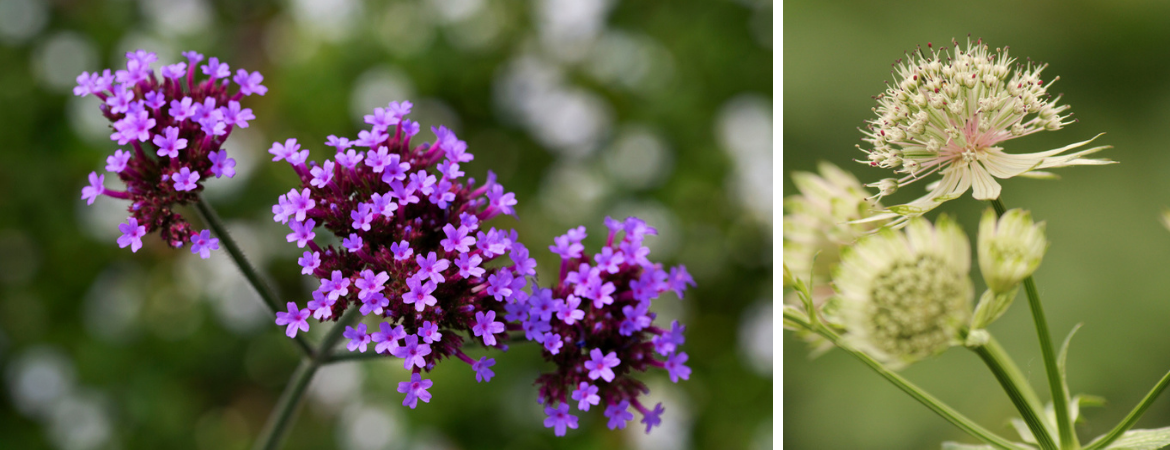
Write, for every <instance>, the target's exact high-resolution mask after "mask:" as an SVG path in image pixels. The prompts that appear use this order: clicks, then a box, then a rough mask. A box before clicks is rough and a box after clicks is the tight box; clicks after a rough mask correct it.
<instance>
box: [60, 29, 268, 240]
mask: <svg viewBox="0 0 1170 450" xmlns="http://www.w3.org/2000/svg"><path fill="white" fill-rule="evenodd" d="M187 54H189V55H191V56H198V58H192V59H191V61H192V63H191V64H190V65H187V64H186V63H178V64H173V65H169V66H165V67H163V68H162V72H161V76H158V75H156V74H155V73H154V70H153V69H151V68H150V65H151V63H153V62H155V61H157V60H158V57H156V56H155V54H154V53H149V52H146V51H142V50H138V51H136V52H130V53H127V54H126V58H127V60H128V61H127V63H126V69H125V70H118V71H116V72H115V73H114V74H111V73H110V71H109V70H105V71H103V72H101V73H97V72H94V73H92V74H90V73H88V72H87V73H82V74H81V75H79V76H78V77H77V87H75V88H74V89H73V93H74V94H75V95H79V96H86V95H93V96H95V97H97V98H98V99H100V100H102V101H103V102H104V103H103V104H102V105H101V107H100V108H101V111H102V114H103V115H105V117H106V118H107V119H109V120H110V122H112V123H113V128H114V133H113V134H111V135H110V139H111V140H114V141H117V142H118V145H127V144H129V145H130V147H131V149H132V150H130V151H127V150H123V149H118V150H115V151H114V155H113V156H110V157H109V158H107V159H106V162H107V165H106V170H108V171H110V172H111V173H114V174H116V175H117V176H118V178H119V179H121V180H122V182H123V183H125V184H126V190H125V191H117V190H112V189H107V188H106V187H105V186H104V185H103V184H102V181H104V175H103V176H97V175H96V172H94V173H90V175H89V179H90V185H89V186H86V187H85V188H83V189H82V198H83V199H85V200H87V201H88V202H89V203H90V204H92V203H93V200H94V199H95V198H97V196H99V195H106V196H108V197H113V198H119V199H124V200H130V202H131V203H130V207H129V208H128V209H129V211H130V218H131V219H133V220H134V221H135V223H137V224H138V225H137V226H141V227H145V233H151V232H154V231H156V230H158V231H159V235H160V237H162V239H163V241H165V242H166V243H167V245H170V246H172V247H181V246H182V245H184V243H191V244H193V245H195V246H196V247H197V248H198V249H196V248H194V247H193V248H192V250H193V251H195V252H196V253H199V255H200V256H202V257H204V258H207V257H208V256H209V255H210V250H212V249H215V248H216V245H215V244H214V243H213V242H214V241H215V240H214V239H211V238H210V237H208V235H207V234H206V233H207V232H203V233H196V232H195V230H193V229H192V228H191V224H190V223H188V222H187V221H186V220H185V219H184V218H183V216H181V215H180V214H179V213H178V212H176V211H175V208H174V207H175V205H187V204H191V203H195V202H197V201H198V195H199V193H200V192H202V191H203V182H204V181H206V180H208V179H210V178H213V177H215V178H219V177H221V176H225V175H226V176H228V177H231V176H232V175H234V174H235V169H234V166H235V164H236V163H235V161H234V160H233V159H231V158H228V157H227V153H226V151H225V150H220V147H222V146H223V143H224V141H225V140H227V138H228V136H230V135H231V132H232V130H233V129H234V128H235V127H240V128H246V127H247V126H248V120H252V119H255V116H253V115H252V110H251V109H248V108H242V109H241V108H240V103H239V102H240V100H241V99H242V98H243V97H244V96H245V95H250V94H252V93H257V94H261V95H263V93H264V90H265V89H264V87H263V86H260V85H259V82H260V80H262V79H263V77H261V76H260V74H259V73H253V75H252V77H250V78H247V79H246V80H245V81H246V82H247V85H244V84H241V85H240V86H239V89H238V91H237V92H234V93H233V92H230V87H231V81H230V80H227V79H224V80H218V81H217V80H216V79H215V78H211V79H206V80H203V81H199V80H197V79H196V76H197V74H198V73H199V72H197V62H198V61H199V60H201V59H202V55H199V54H197V53H194V52H188V53H187ZM212 60H214V61H215V65H216V68H215V69H216V70H227V65H226V64H220V63H219V62H218V60H216V59H215V58H212ZM204 67H205V68H204V71H203V73H208V69H207V68H206V66H204ZM214 73H215V74H217V75H218V74H219V72H218V71H217V72H214ZM237 81H238V80H237ZM115 82H116V84H115ZM237 84H239V82H238V83H237ZM145 233H144V234H145ZM139 238H141V236H139ZM138 242H140V241H138ZM139 247H141V244H140V243H139V244H138V245H134V246H131V250H133V251H137V250H138V248H139Z"/></svg>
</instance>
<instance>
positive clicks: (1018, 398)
mask: <svg viewBox="0 0 1170 450" xmlns="http://www.w3.org/2000/svg"><path fill="white" fill-rule="evenodd" d="M971 350H972V351H974V352H975V354H977V355H979V358H981V359H983V362H984V363H986V364H987V368H989V369H991V373H992V374H994V375H995V379H996V380H998V381H999V384H1000V386H1003V390H1004V392H1007V395H1008V398H1010V399H1011V400H1012V404H1014V405H1016V409H1017V410H1019V411H1020V416H1021V417H1023V418H1024V423H1026V424H1028V429H1029V430H1032V435H1033V436H1035V437H1036V442H1038V443H1039V444H1040V448H1041V449H1044V450H1056V449H1057V446H1056V442H1053V440H1052V435H1051V434H1050V431H1049V430H1048V427H1046V426H1044V422H1043V421H1042V420H1040V416H1039V412H1040V411H1041V410H1040V409H1036V408H1035V407H1034V406H1033V405H1031V404H1029V402H1028V400H1027V399H1026V398H1025V396H1024V394H1023V392H1021V390H1020V387H1019V385H1018V384H1017V380H1014V379H1013V377H1012V376H1011V375H1010V374H1008V370H1007V369H1006V368H1005V365H1006V364H1005V363H1004V362H1003V361H1002V360H1001V359H1000V357H1001V356H1003V355H1002V354H1000V353H999V352H993V351H991V350H990V349H988V348H987V346H985V345H981V346H979V347H973V348H971Z"/></svg>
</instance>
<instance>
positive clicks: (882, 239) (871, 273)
mask: <svg viewBox="0 0 1170 450" xmlns="http://www.w3.org/2000/svg"><path fill="white" fill-rule="evenodd" d="M970 258H971V249H970V245H969V244H968V243H967V237H966V236H965V235H964V234H963V230H962V229H960V228H959V226H958V225H957V224H955V222H954V221H952V220H951V219H950V218H948V217H946V216H942V217H940V218H939V219H938V223H937V225H936V226H931V225H930V223H929V222H927V221H926V219H923V218H915V219H912V220H910V222H909V225H908V226H907V227H906V229H905V231H904V232H903V231H899V230H892V229H889V228H886V229H882V230H881V231H879V232H877V233H876V234H872V235H869V236H866V237H864V238H862V239H861V240H860V241H858V243H857V244H856V245H854V246H852V247H849V248H848V249H847V250H846V251H845V253H844V255H843V257H842V259H841V265H840V266H839V267H838V268H837V272H836V273H835V274H834V276H833V282H834V283H835V284H836V286H837V289H838V290H840V292H841V296H842V303H841V317H842V322H843V324H844V326H845V329H846V334H845V338H846V339H847V340H848V341H849V342H850V343H851V344H852V345H853V346H855V347H856V348H858V349H860V350H862V351H864V352H866V353H868V354H870V355H871V356H873V357H874V359H877V360H878V361H881V362H883V363H885V364H887V365H889V366H891V367H894V368H898V367H901V366H904V365H906V364H909V363H911V362H914V361H917V360H919V359H922V358H925V357H928V356H931V355H934V354H937V353H940V352H942V351H943V350H946V349H947V348H948V347H950V346H952V345H956V344H960V343H962V340H961V339H960V336H959V334H960V328H961V327H963V326H964V325H966V324H967V323H968V319H969V317H970V315H971V297H972V296H973V295H974V290H973V289H974V288H973V287H972V285H971V279H970V277H969V276H968V272H969V270H970V266H971V262H970Z"/></svg>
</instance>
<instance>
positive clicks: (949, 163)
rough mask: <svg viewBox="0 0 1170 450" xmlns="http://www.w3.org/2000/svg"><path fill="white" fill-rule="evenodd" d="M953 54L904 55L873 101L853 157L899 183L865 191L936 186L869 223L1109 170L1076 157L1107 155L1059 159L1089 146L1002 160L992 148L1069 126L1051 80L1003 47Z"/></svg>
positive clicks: (978, 44) (979, 47)
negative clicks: (1035, 182) (1065, 173)
mask: <svg viewBox="0 0 1170 450" xmlns="http://www.w3.org/2000/svg"><path fill="white" fill-rule="evenodd" d="M954 46H955V47H954V54H953V55H951V54H950V52H949V51H948V50H947V49H943V50H941V51H940V50H937V49H934V48H933V47H932V46H931V45H930V44H927V49H926V50H923V49H921V48H919V49H918V51H917V52H915V53H912V54H908V55H907V59H906V61H903V62H901V63H900V64H898V65H897V66H896V68H895V71H894V83H892V84H890V85H889V87H888V88H886V91H885V93H883V94H881V95H878V96H877V99H878V105H877V108H875V109H874V111H875V112H876V113H877V117H876V118H874V119H871V120H869V121H868V123H867V125H866V128H867V130H866V131H865V138H864V139H863V140H864V141H865V142H867V143H869V145H870V147H869V148H866V149H862V151H864V152H865V153H866V154H867V155H868V159H867V161H864V162H866V163H867V164H869V165H871V166H874V167H882V168H886V169H893V170H894V172H895V173H898V174H901V178H896V179H895V178H888V179H885V180H882V181H880V182H877V183H873V184H871V185H870V186H873V187H876V188H878V189H879V190H880V191H881V192H879V193H878V197H879V198H880V197H881V196H884V195H887V194H890V193H892V192H893V191H894V190H895V189H897V188H898V187H901V186H905V185H907V184H910V183H912V182H914V181H917V180H919V179H923V178H925V177H927V176H929V175H931V174H933V173H935V172H938V173H940V174H941V175H942V179H941V180H939V181H938V182H937V183H935V184H932V185H931V186H930V187H928V189H929V191H930V192H929V193H928V194H927V195H925V196H923V197H922V198H919V199H917V200H914V201H912V202H910V203H907V204H904V205H898V206H893V207H890V208H889V213H888V214H884V215H879V216H876V217H878V218H882V219H888V218H893V217H896V216H902V217H901V219H899V220H898V221H897V222H898V224H901V223H904V222H905V220H906V218H908V217H913V216H918V215H921V214H923V213H925V212H926V211H929V210H931V209H933V208H935V207H936V206H938V205H939V204H941V203H942V202H945V201H947V200H951V199H954V198H957V197H959V196H960V195H962V194H963V193H964V192H966V191H967V190H968V189H972V190H973V191H974V192H973V194H974V197H975V198H976V199H979V200H992V199H995V198H998V197H999V192H1000V185H999V183H998V182H996V181H995V178H1011V177H1015V176H1030V177H1041V178H1043V177H1052V176H1053V175H1052V174H1051V173H1048V172H1045V171H1042V169H1050V168H1056V167H1064V166H1073V165H1095V164H1108V163H1111V162H1112V161H1108V160H1103V159H1087V158H1083V156H1085V155H1088V154H1091V153H1094V152H1097V151H1100V150H1103V149H1106V148H1109V147H1108V146H1102V147H1093V148H1089V149H1086V150H1078V151H1076V152H1073V153H1068V154H1066V153H1065V152H1067V151H1069V150H1072V149H1076V148H1080V147H1082V146H1084V145H1085V144H1087V143H1089V142H1091V141H1092V140H1093V139H1089V140H1087V141H1083V142H1078V143H1075V144H1071V145H1068V146H1065V147H1061V148H1058V149H1055V150H1048V151H1044V152H1039V153H1028V154H1011V153H1006V152H1004V151H1003V148H1001V147H999V146H998V144H1000V143H1002V142H1004V141H1007V140H1010V139H1015V138H1018V137H1022V136H1027V135H1030V134H1033V133H1038V132H1040V131H1045V130H1049V131H1052V130H1059V129H1061V128H1063V127H1064V126H1065V125H1068V124H1070V123H1072V122H1071V121H1069V120H1068V117H1069V114H1067V113H1066V111H1067V110H1068V105H1058V102H1059V101H1060V97H1059V96H1058V97H1056V98H1051V95H1050V94H1049V93H1048V89H1049V88H1050V87H1051V86H1052V83H1054V82H1056V80H1057V79H1059V77H1055V78H1052V79H1051V80H1050V81H1048V82H1047V83H1045V82H1044V80H1042V79H1041V76H1040V73H1041V72H1042V71H1043V70H1044V68H1045V67H1047V65H1045V64H1034V63H1032V62H1028V63H1027V64H1022V65H1021V64H1018V63H1016V62H1015V61H1016V60H1015V58H1012V57H1010V56H1008V50H1007V48H1002V49H999V48H997V49H995V51H991V50H990V49H989V48H988V46H987V45H986V44H984V43H983V42H982V40H980V41H976V42H975V43H974V44H971V43H970V42H968V44H967V49H966V50H963V49H961V48H960V47H959V44H958V43H957V42H955V43H954ZM1094 139H1096V138H1094Z"/></svg>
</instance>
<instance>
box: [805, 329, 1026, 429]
mask: <svg viewBox="0 0 1170 450" xmlns="http://www.w3.org/2000/svg"><path fill="white" fill-rule="evenodd" d="M784 318H785V320H788V321H791V322H793V323H796V324H799V325H801V326H802V327H805V328H807V329H809V330H812V331H814V332H816V333H817V334H820V335H821V336H824V337H825V338H826V339H828V340H829V341H830V342H832V343H833V344H834V345H836V346H837V347H840V348H841V349H842V350H845V351H847V352H849V353H851V354H852V355H853V356H855V357H856V358H857V359H860V360H861V362H863V363H865V365H867V366H869V368H870V369H873V371H874V372H877V373H878V375H881V376H882V377H883V378H885V379H886V380H887V381H889V382H890V383H893V384H894V386H897V387H898V389H901V390H902V392H905V393H907V394H909V395H910V397H913V398H914V399H915V400H918V402H919V403H922V404H923V405H924V406H926V407H927V408H930V410H931V411H934V413H935V414H938V415H939V416H940V417H942V418H943V419H946V420H947V421H948V422H950V423H951V424H952V425H954V426H956V427H958V428H959V429H960V430H963V431H965V432H967V434H970V435H972V436H975V437H976V438H979V439H980V440H982V441H983V442H986V443H987V444H990V445H991V446H993V447H995V448H998V449H1004V450H1020V447H1019V446H1017V445H1015V444H1013V443H1012V442H1011V441H1008V440H1007V439H1004V438H1002V437H1000V436H998V435H996V434H995V433H992V432H991V431H990V430H988V429H986V428H983V427H982V426H980V425H979V424H977V423H975V422H973V421H971V419H968V418H967V417H966V416H964V415H963V414H962V413H960V412H958V411H955V410H954V409H953V408H951V407H950V406H947V404H945V403H943V402H942V400H939V399H937V398H935V397H934V396H932V395H930V394H928V393H927V392H926V391H923V390H922V389H921V388H919V387H918V386H916V385H914V383H911V382H910V381H909V380H907V379H905V378H902V376H901V375H898V374H897V373H894V372H893V371H891V370H890V369H887V368H886V367H885V366H884V365H882V363H880V362H877V361H876V360H874V359H873V358H871V357H870V356H869V355H867V354H865V353H863V352H861V351H858V350H855V349H853V348H852V347H849V346H847V345H845V344H844V343H843V342H841V336H839V335H837V333H835V332H833V331H832V330H830V329H828V328H826V327H824V326H819V327H815V328H813V327H811V324H809V322H808V320H806V319H805V318H803V317H800V316H797V315H793V314H790V313H789V312H788V311H785V312H784Z"/></svg>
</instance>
